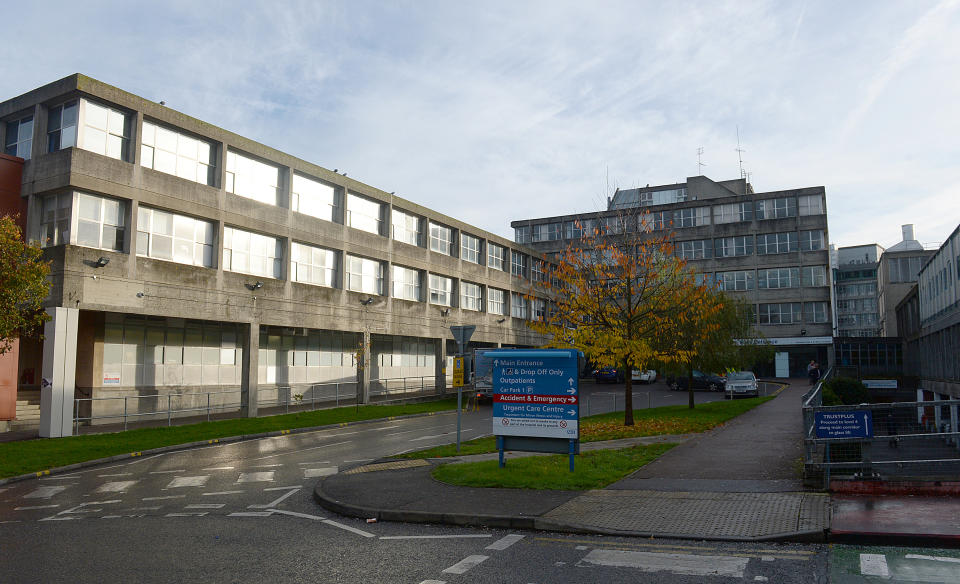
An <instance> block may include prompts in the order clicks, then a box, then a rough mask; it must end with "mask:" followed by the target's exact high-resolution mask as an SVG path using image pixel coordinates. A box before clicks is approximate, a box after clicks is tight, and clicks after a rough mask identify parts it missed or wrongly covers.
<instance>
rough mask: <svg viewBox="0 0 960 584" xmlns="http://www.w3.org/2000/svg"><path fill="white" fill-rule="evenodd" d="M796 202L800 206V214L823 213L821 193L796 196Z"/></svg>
mask: <svg viewBox="0 0 960 584" xmlns="http://www.w3.org/2000/svg"><path fill="white" fill-rule="evenodd" d="M797 203H798V206H799V207H800V209H799V210H800V216H801V217H803V216H805V215H823V214H824V213H825V211H824V209H823V195H800V196H799V197H797Z"/></svg>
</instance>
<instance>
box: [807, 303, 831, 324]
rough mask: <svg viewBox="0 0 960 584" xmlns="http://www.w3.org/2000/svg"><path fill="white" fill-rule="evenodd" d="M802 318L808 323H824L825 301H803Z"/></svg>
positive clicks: (825, 314)
mask: <svg viewBox="0 0 960 584" xmlns="http://www.w3.org/2000/svg"><path fill="white" fill-rule="evenodd" d="M803 320H804V321H805V322H809V323H824V322H829V321H828V320H827V303H826V302H804V303H803Z"/></svg>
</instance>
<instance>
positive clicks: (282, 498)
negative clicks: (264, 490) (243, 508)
mask: <svg viewBox="0 0 960 584" xmlns="http://www.w3.org/2000/svg"><path fill="white" fill-rule="evenodd" d="M299 490H300V487H294V488H293V489H291V490H290V492H289V493H287V494H285V495H283V496H281V497H280V498H278V499H276V500H273V501H270V502H269V503H267V504H266V505H247V509H269V508H270V507H276V506H277V505H279V504H280V503H282V502H283V501H284V500H285V499H287V498H288V497H290V496H292V495H293V494H294V493H296V492H297V491H299Z"/></svg>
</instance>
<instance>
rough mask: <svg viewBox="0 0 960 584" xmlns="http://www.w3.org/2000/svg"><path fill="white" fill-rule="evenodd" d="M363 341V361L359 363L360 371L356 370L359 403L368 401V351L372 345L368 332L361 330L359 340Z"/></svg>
mask: <svg viewBox="0 0 960 584" xmlns="http://www.w3.org/2000/svg"><path fill="white" fill-rule="evenodd" d="M360 342H361V343H363V363H360V364H359V365H360V371H359V372H358V377H359V378H360V379H359V382H360V392H359V393H360V395H359V396H358V398H359V400H360V403H362V404H368V403H370V364H371V362H372V361H371V358H370V352H371V351H372V350H373V345H372V344H371V343H370V332H369V331H363V338H362V339H361V340H360Z"/></svg>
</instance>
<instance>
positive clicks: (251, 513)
mask: <svg viewBox="0 0 960 584" xmlns="http://www.w3.org/2000/svg"><path fill="white" fill-rule="evenodd" d="M271 515H273V513H271V512H269V511H238V512H237V513H229V514H228V515H227V517H270V516H271Z"/></svg>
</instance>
